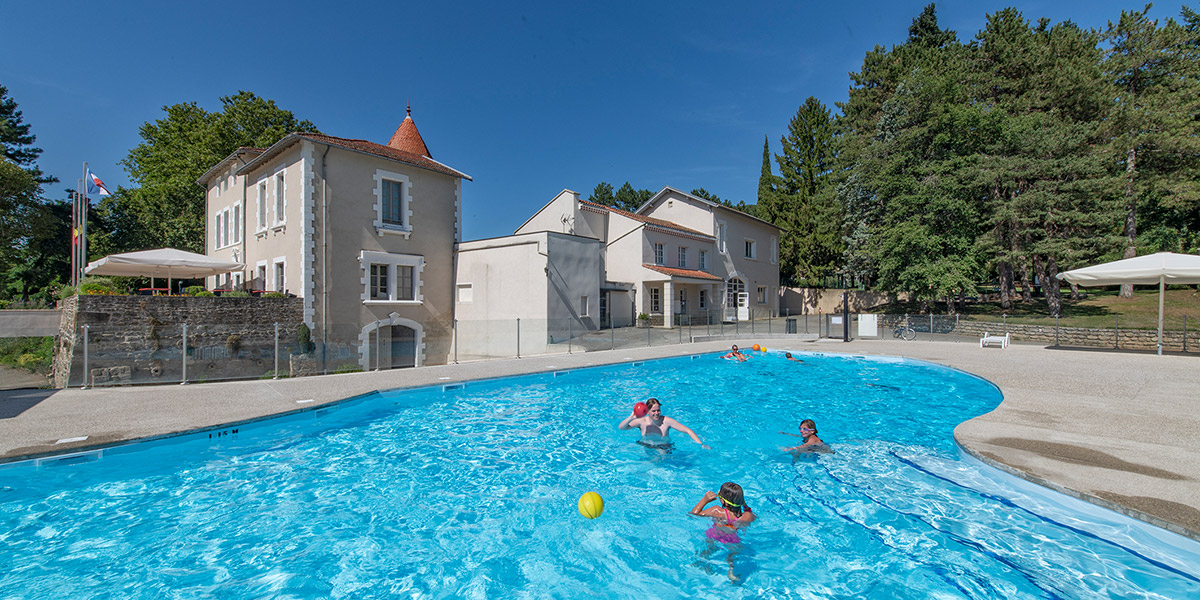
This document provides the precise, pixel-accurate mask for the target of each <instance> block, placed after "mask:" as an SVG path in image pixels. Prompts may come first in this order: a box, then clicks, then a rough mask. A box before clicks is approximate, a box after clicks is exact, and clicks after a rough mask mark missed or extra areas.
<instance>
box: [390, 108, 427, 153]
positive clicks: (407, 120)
mask: <svg viewBox="0 0 1200 600" xmlns="http://www.w3.org/2000/svg"><path fill="white" fill-rule="evenodd" d="M405 111H406V112H407V114H406V115H405V117H404V120H403V121H401V122H400V126H399V127H397V128H396V133H393V134H392V139H391V140H390V141H389V142H388V143H387V145H388V147H389V148H395V149H396V150H399V151H401V152H408V153H410V154H416V155H417V156H424V157H426V158H433V155H432V154H430V153H429V148H426V147H425V140H423V139H421V132H419V131H417V124H416V123H414V122H413V118H412V106H411V105H410V106H408V107H406V108H405Z"/></svg>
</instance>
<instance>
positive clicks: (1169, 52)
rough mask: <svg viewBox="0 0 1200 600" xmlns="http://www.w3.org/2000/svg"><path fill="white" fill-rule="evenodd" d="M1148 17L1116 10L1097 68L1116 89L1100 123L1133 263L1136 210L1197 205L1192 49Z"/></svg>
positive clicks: (1196, 89)
mask: <svg viewBox="0 0 1200 600" xmlns="http://www.w3.org/2000/svg"><path fill="white" fill-rule="evenodd" d="M1149 10H1150V7H1149V6H1146V8H1145V9H1143V10H1141V11H1134V12H1131V11H1122V12H1121V18H1120V19H1119V20H1118V21H1117V22H1116V23H1113V22H1111V21H1110V22H1109V23H1108V29H1107V31H1106V32H1105V34H1104V40H1105V41H1106V42H1108V44H1109V50H1108V54H1107V57H1106V59H1105V61H1104V69H1105V73H1106V75H1107V76H1108V79H1109V81H1110V82H1111V83H1112V85H1114V86H1115V88H1116V89H1115V90H1114V91H1113V92H1112V94H1113V97H1115V98H1116V103H1115V106H1114V109H1113V111H1112V113H1111V114H1110V115H1109V117H1108V119H1107V123H1108V124H1109V126H1110V128H1111V129H1110V130H1109V135H1110V136H1111V139H1112V143H1111V144H1112V152H1113V153H1114V155H1115V156H1114V162H1116V163H1118V164H1121V165H1122V166H1123V167H1124V189H1123V196H1124V198H1123V201H1124V205H1125V223H1124V231H1123V234H1124V237H1125V249H1124V257H1125V258H1132V257H1134V256H1137V245H1138V220H1139V219H1138V214H1139V206H1144V205H1147V204H1149V203H1152V202H1153V203H1155V204H1159V205H1162V208H1164V209H1176V210H1180V211H1181V212H1185V213H1186V212H1194V210H1195V208H1196V206H1197V203H1198V200H1200V188H1198V186H1197V180H1198V177H1200V161H1198V157H1200V143H1198V142H1197V140H1196V136H1195V135H1194V122H1193V117H1194V115H1197V114H1200V85H1198V83H1200V82H1198V80H1197V79H1196V78H1195V77H1189V76H1188V75H1189V74H1188V72H1187V71H1188V70H1189V69H1191V68H1193V67H1194V62H1195V58H1196V57H1195V47H1194V45H1192V44H1190V43H1189V42H1190V41H1191V36H1190V35H1189V33H1188V31H1187V30H1186V28H1185V27H1183V26H1181V25H1179V24H1178V23H1176V22H1175V21H1173V20H1168V21H1167V23H1166V24H1165V25H1164V26H1162V27H1160V26H1159V25H1158V22H1157V21H1154V20H1151V19H1150V18H1149V17H1148V16H1147V13H1148V12H1149ZM1187 16H1188V13H1187V11H1186V10H1185V12H1184V17H1185V18H1187ZM1121 295H1122V296H1124V297H1126V298H1129V297H1132V296H1133V286H1132V285H1123V286H1121Z"/></svg>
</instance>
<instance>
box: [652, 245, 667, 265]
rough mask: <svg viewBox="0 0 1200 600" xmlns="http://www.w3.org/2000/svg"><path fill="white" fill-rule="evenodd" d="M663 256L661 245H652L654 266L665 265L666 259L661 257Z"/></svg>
mask: <svg viewBox="0 0 1200 600" xmlns="http://www.w3.org/2000/svg"><path fill="white" fill-rule="evenodd" d="M663 254H664V252H663V245H662V244H655V245H654V264H656V265H665V264H667V261H666V258H665V257H664V256H663Z"/></svg>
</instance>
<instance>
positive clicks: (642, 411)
mask: <svg viewBox="0 0 1200 600" xmlns="http://www.w3.org/2000/svg"><path fill="white" fill-rule="evenodd" d="M649 410H650V409H649V408H648V407H647V406H646V403H645V402H638V403H637V404H634V405H633V414H634V415H636V416H638V417H644V416H646V413H647V412H649Z"/></svg>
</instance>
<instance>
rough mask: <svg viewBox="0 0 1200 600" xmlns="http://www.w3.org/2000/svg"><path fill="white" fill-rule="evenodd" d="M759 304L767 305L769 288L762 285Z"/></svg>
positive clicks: (759, 291) (759, 288)
mask: <svg viewBox="0 0 1200 600" xmlns="http://www.w3.org/2000/svg"><path fill="white" fill-rule="evenodd" d="M758 303H759V304H766V303H767V288H766V286H762V285H760V286H758Z"/></svg>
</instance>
